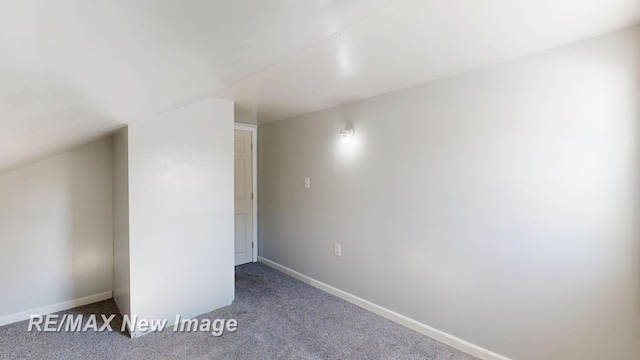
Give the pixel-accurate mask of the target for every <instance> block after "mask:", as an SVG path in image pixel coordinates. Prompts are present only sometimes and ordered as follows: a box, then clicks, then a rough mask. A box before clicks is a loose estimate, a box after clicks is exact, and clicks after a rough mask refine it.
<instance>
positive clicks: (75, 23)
mask: <svg viewBox="0 0 640 360" xmlns="http://www.w3.org/2000/svg"><path fill="white" fill-rule="evenodd" d="M388 3H389V1H386V0H373V1H362V0H346V1H345V0H341V1H330V0H304V1H298V0H269V1H263V0H233V1H229V0H180V1H178V0H122V1H112V0H97V1H87V0H56V1H50V0H19V1H18V0H0V173H1V172H5V171H8V170H10V169H13V168H16V167H19V166H21V165H24V164H27V163H29V162H32V161H35V160H38V159H41V158H43V157H47V156H49V155H51V154H55V153H59V152H63V151H65V150H68V149H70V148H73V147H75V146H78V145H80V144H83V143H86V142H88V141H91V140H93V139H95V138H98V137H101V136H104V135H105V134H108V133H109V132H112V131H113V130H114V129H117V128H119V127H122V126H123V124H127V123H131V122H133V121H136V120H139V119H142V118H145V117H148V116H151V115H153V114H157V113H160V112H163V111H167V110H170V109H173V108H176V107H180V106H184V105H187V104H190V103H192V102H195V101H198V100H201V99H204V98H207V97H212V96H216V95H217V94H218V93H220V92H221V91H223V90H225V89H228V88H229V87H230V86H232V85H234V84H235V83H237V82H238V81H239V80H242V79H245V78H247V77H249V76H251V75H254V74H257V73H259V72H260V71H262V70H265V69H267V68H269V67H270V66H272V65H274V64H276V63H278V62H280V61H281V60H283V59H284V58H286V57H288V56H291V55H292V54H294V53H296V52H299V51H301V50H303V49H305V48H307V47H309V46H311V45H312V44H314V43H317V42H318V41H320V40H322V39H324V38H326V37H328V36H330V35H332V34H335V33H336V32H338V31H340V30H342V29H344V28H345V27H347V26H350V25H351V24H353V23H357V22H359V21H361V20H362V19H364V18H366V17H368V16H370V15H371V14H373V13H375V12H376V11H380V9H382V8H383V7H384V6H385V5H386V4H388Z"/></svg>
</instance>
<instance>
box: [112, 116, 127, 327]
mask: <svg viewBox="0 0 640 360" xmlns="http://www.w3.org/2000/svg"><path fill="white" fill-rule="evenodd" d="M128 147H129V129H128V128H124V129H122V130H120V131H119V132H118V133H117V134H115V135H114V136H113V299H114V300H115V302H116V304H118V308H119V309H120V313H122V314H123V315H125V314H126V315H129V316H131V306H130V295H131V291H130V276H131V274H130V271H129V268H130V266H129V262H130V259H129V148H128Z"/></svg>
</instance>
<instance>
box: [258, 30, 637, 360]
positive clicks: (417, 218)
mask: <svg viewBox="0 0 640 360" xmlns="http://www.w3.org/2000/svg"><path fill="white" fill-rule="evenodd" d="M639 53H640V29H639V28H638V27H635V28H632V29H627V30H625V31H621V32H617V33H613V34H609V35H606V36H602V37H598V38H595V39H590V40H587V41H583V42H580V43H576V44H572V45H570V46H565V47H562V48H558V49H555V50H552V51H548V52H544V53H541V54H537V55H534V56H529V57H525V58H522V59H518V60H516V61H511V62H509V63H505V64H501V65H496V66H492V67H489V68H485V69H481V70H477V71H473V72H469V73H465V74H462V75H458V76H455V77H451V78H447V79H443V80H439V81H434V82H430V83H427V84H422V85H418V86H415V87H411V88H407V89H403V90H399V91H395V92H392V93H389V94H386V95H382V96H377V97H374V98H370V99H366V100H363V101H358V102H354V103H351V104H347V105H344V106H339V107H336V108H332V109H328V110H324V111H320V112H316V113H311V114H307V115H304V116H300V117H296V118H292V119H287V120H282V121H277V122H274V123H270V124H266V125H263V126H260V129H259V138H260V139H259V186H260V199H259V204H260V209H259V211H260V227H259V230H260V255H261V256H263V257H265V258H267V259H269V260H272V261H275V262H277V263H280V264H282V265H284V266H287V267H289V268H291V269H293V270H295V271H298V272H300V273H302V274H305V275H308V276H310V277H312V278H315V279H317V280H319V281H322V282H325V283H327V284H329V285H333V286H335V287H337V288H339V289H342V290H345V291H347V292H349V293H352V294H354V295H357V296H359V297H361V298H364V299H366V300H369V301H371V302H373V303H376V304H378V305H381V306H384V307H386V308H389V309H391V310H394V311H396V312H398V313H401V314H403V315H406V316H408V317H410V318H413V319H415V320H418V321H420V322H422V323H425V324H427V325H430V326H432V327H435V328H437V329H439V330H442V331H445V332H447V333H449V334H452V335H454V336H457V337H459V338H461V339H464V340H466V341H469V342H471V343H473V344H476V345H478V346H481V347H484V348H487V349H489V350H491V351H493V352H496V353H499V354H502V355H504V356H507V357H510V358H513V359H519V360H528V359H530V360H534V359H562V360H571V359H581V360H585V359H593V360H596V359H618V360H624V359H628V360H632V359H638V358H640V349H639V347H640V345H639V344H640V330H639V329H640V265H639V264H640V236H639V233H638V229H639V227H638V225H639V223H638V220H639V216H640V213H639V212H638V203H639V200H640V199H639V198H638V187H639V186H640V181H639V180H640V173H639V170H638V169H639V167H638V165H639V164H638V158H639V156H638V154H639V150H640V146H639V145H640V138H639V137H638V135H639V132H638V124H639V121H640V91H639V84H640V75H639V72H640V56H639ZM348 124H349V125H352V126H353V127H354V128H355V138H354V139H353V141H352V142H351V143H349V144H346V145H345V144H341V143H340V142H339V139H338V131H339V130H341V129H343V128H344V127H345V126H346V125H348ZM305 176H309V177H311V184H312V187H311V189H308V190H307V189H304V187H303V183H304V182H303V178H304V177H305ZM334 242H339V243H342V251H343V256H342V257H336V256H334V255H333V243H334Z"/></svg>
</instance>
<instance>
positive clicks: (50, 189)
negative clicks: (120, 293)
mask: <svg viewBox="0 0 640 360" xmlns="http://www.w3.org/2000/svg"><path fill="white" fill-rule="evenodd" d="M111 147H112V146H111V139H110V138H107V139H103V140H99V141H96V142H93V143H91V144H88V145H85V146H83V147H80V148H77V149H75V150H72V151H69V152H67V153H64V154H61V155H58V156H55V157H52V158H49V159H47V160H43V161H40V162H37V163H35V164H32V165H29V166H26V167H23V168H20V169H17V170H13V171H11V172H8V173H4V174H1V175H0V292H1V293H2V296H0V318H1V317H3V316H9V315H12V314H16V313H20V312H23V311H28V310H31V309H37V308H41V307H46V306H51V305H54V304H59V303H64V302H69V301H73V300H76V299H79V298H84V297H87V296H93V295H96V294H101V293H105V292H109V291H111V290H112V285H113V255H112V253H113V220H112V219H113V217H112V214H113V212H112V202H111V201H112V200H111V194H112V189H111V188H112V171H111Z"/></svg>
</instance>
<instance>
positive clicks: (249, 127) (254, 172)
mask: <svg viewBox="0 0 640 360" xmlns="http://www.w3.org/2000/svg"><path fill="white" fill-rule="evenodd" d="M233 125H234V130H243V131H249V132H251V183H252V189H251V191H252V192H253V244H254V246H253V249H252V255H253V260H252V261H253V262H256V261H258V156H257V155H258V125H254V124H245V123H239V122H235V123H233Z"/></svg>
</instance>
